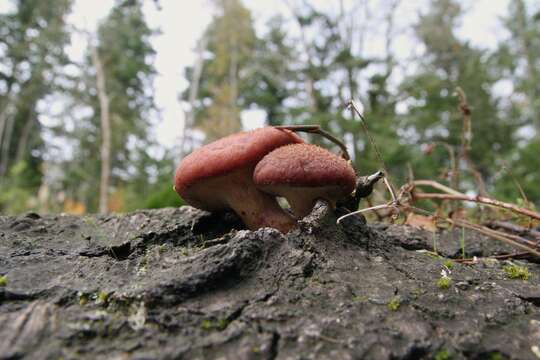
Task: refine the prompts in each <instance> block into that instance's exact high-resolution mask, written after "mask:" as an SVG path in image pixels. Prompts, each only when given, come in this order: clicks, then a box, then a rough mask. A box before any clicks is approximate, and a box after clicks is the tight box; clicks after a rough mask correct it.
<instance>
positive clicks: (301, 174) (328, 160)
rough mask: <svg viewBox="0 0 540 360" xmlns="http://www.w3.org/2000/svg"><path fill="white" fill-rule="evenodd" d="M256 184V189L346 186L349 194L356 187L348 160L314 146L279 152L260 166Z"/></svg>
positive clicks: (282, 148)
mask: <svg viewBox="0 0 540 360" xmlns="http://www.w3.org/2000/svg"><path fill="white" fill-rule="evenodd" d="M253 180H254V182H255V184H256V185H277V184H287V185H290V186H302V187H317V186H327V185H342V186H343V188H344V192H345V193H351V192H352V191H353V190H354V188H355V186H356V175H355V173H354V169H353V168H352V167H351V165H350V164H349V163H348V162H347V161H346V160H345V159H343V158H341V157H339V156H337V155H335V154H332V153H331V152H330V151H328V150H326V149H323V148H322V147H319V146H316V145H310V144H293V145H287V146H283V147H280V148H278V149H275V150H274V151H272V152H271V153H269V154H268V155H266V156H265V157H264V158H263V159H262V160H261V161H260V162H259V163H258V164H257V166H256V167H255V172H254V174H253Z"/></svg>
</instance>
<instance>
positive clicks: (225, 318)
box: [0, 203, 540, 359]
mask: <svg viewBox="0 0 540 360" xmlns="http://www.w3.org/2000/svg"><path fill="white" fill-rule="evenodd" d="M335 220H336V217H335V215H334V214H332V213H331V212H329V211H328V208H327V207H326V206H324V204H323V203H318V204H317V206H316V208H315V209H314V211H313V212H312V213H311V214H310V215H309V216H308V217H306V218H305V219H304V220H302V221H301V222H300V224H299V227H298V229H296V230H293V231H292V232H290V233H289V234H287V235H282V234H281V233H279V232H277V231H275V230H273V229H268V228H266V229H261V230H258V231H254V232H252V231H246V230H242V228H241V224H240V223H239V221H238V219H237V218H236V217H234V216H233V215H231V214H210V213H206V212H203V211H199V210H196V209H193V208H191V207H182V208H179V209H172V208H171V209H161V210H152V211H140V212H136V213H131V214H126V215H95V216H84V217H76V216H67V215H56V216H45V217H41V216H39V215H37V214H26V215H21V216H18V217H0V275H4V276H5V279H7V284H6V285H5V286H3V287H0V358H1V359H16V358H17V359H18V358H29V359H30V358H31V359H42V358H47V359H49V358H63V359H77V358H91V359H422V358H425V359H433V358H436V359H449V358H452V359H463V358H473V359H489V358H492V359H495V358H497V359H499V358H511V359H536V358H537V356H538V352H539V349H538V346H539V344H540V316H539V315H540V314H539V308H538V306H540V287H539V286H538V285H539V282H540V266H539V265H538V264H535V263H530V262H527V261H514V264H518V265H523V266H526V267H527V268H528V271H529V273H530V277H529V279H528V280H522V279H510V278H509V277H508V275H507V274H506V273H505V271H504V266H506V265H508V264H507V263H506V262H505V261H497V260H491V261H483V262H480V263H478V264H475V265H460V264H455V265H454V266H453V268H452V269H451V273H450V274H449V276H450V277H451V279H452V281H451V283H450V286H449V288H448V289H444V288H441V287H440V286H438V284H437V283H438V280H439V279H440V278H441V270H443V269H444V266H443V261H444V260H445V258H444V257H449V258H451V257H459V256H460V254H461V248H460V236H461V232H447V233H443V234H442V235H440V236H436V237H434V236H433V235H432V234H428V233H425V232H423V231H420V230H415V229H412V228H410V227H405V226H389V225H366V224H365V223H364V222H363V221H361V220H359V219H358V218H348V219H346V220H344V221H343V223H342V225H340V226H336V225H335ZM434 240H435V241H436V242H437V251H438V252H439V254H441V255H442V258H437V257H433V256H430V255H428V254H427V253H426V252H422V250H425V249H427V250H432V246H433V244H434ZM465 244H466V251H467V254H468V255H471V256H472V255H477V256H482V255H487V254H502V253H505V252H508V251H509V249H508V248H507V247H505V245H500V244H499V243H497V242H493V241H492V240H488V239H485V238H482V237H478V236H476V235H473V234H469V233H466V239H465ZM419 250H420V251H419Z"/></svg>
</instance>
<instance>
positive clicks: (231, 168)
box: [174, 127, 303, 233]
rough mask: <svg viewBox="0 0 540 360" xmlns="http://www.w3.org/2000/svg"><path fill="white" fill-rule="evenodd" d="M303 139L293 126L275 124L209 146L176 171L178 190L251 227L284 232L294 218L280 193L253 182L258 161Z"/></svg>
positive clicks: (192, 202)
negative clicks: (228, 211) (290, 128)
mask: <svg viewBox="0 0 540 360" xmlns="http://www.w3.org/2000/svg"><path fill="white" fill-rule="evenodd" d="M301 142H303V141H302V139H301V138H300V137H298V135H296V134H295V133H293V132H291V131H288V130H279V129H275V128H273V127H265V128H260V129H257V130H254V131H249V132H241V133H237V134H233V135H230V136H227V137H225V138H222V139H219V140H217V141H215V142H212V143H210V144H207V145H205V146H203V147H201V148H199V149H197V150H195V151H193V152H192V153H191V154H189V155H188V156H186V157H185V158H184V159H183V160H182V161H181V162H180V165H179V166H178V168H177V169H176V175H175V179H174V190H175V191H176V192H177V193H178V194H179V195H180V196H181V197H182V198H183V199H184V200H185V201H186V202H187V203H188V204H189V205H192V206H194V207H197V208H199V209H203V210H208V211H216V210H224V209H232V210H233V211H234V212H235V213H236V214H237V215H238V216H240V218H242V220H243V221H244V223H245V224H246V226H247V227H248V228H249V229H251V230H256V229H259V228H261V227H265V226H268V227H273V228H276V229H278V230H280V231H281V232H283V233H286V232H288V231H289V230H290V229H291V228H292V227H294V225H295V221H294V219H293V218H292V217H291V216H290V215H289V214H287V213H286V212H285V211H284V210H283V209H282V208H281V207H280V206H279V204H278V203H277V201H276V199H275V197H273V196H271V195H268V194H266V193H263V192H261V191H259V190H258V189H257V188H256V187H255V185H254V184H253V170H254V168H255V165H256V164H257V163H258V162H259V160H261V159H262V158H263V157H264V156H265V155H266V154H268V153H269V152H271V151H272V150H274V149H276V148H279V147H281V146H284V145H287V144H293V143H301Z"/></svg>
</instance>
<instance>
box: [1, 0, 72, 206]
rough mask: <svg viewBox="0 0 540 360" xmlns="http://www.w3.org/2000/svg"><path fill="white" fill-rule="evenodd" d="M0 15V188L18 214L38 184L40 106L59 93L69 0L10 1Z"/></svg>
mask: <svg viewBox="0 0 540 360" xmlns="http://www.w3.org/2000/svg"><path fill="white" fill-rule="evenodd" d="M11 3H12V5H13V10H12V11H11V12H8V13H5V14H0V64H1V66H0V185H2V188H3V189H7V191H6V192H8V193H9V194H6V193H5V192H4V191H3V192H4V194H3V198H4V199H3V205H0V211H1V210H4V209H6V206H7V205H6V204H5V201H6V198H9V197H11V198H12V200H10V202H11V204H10V205H9V207H10V209H8V211H22V208H20V207H24V204H25V201H26V200H27V199H28V197H29V195H30V194H31V193H33V192H34V193H35V192H37V189H38V187H39V186H40V184H41V181H42V175H43V173H42V163H43V157H44V153H45V150H46V149H45V148H44V142H43V138H42V124H41V122H40V121H39V119H40V117H41V116H43V115H46V114H47V109H46V108H45V107H43V106H42V105H43V104H42V102H43V101H44V99H45V98H46V97H47V96H48V95H50V94H51V93H52V92H53V91H55V90H56V89H58V88H59V86H60V81H59V78H61V77H62V67H63V66H64V65H65V64H67V63H68V61H69V60H68V59H67V57H66V55H65V53H64V46H65V45H66V44H67V42H68V32H67V29H66V24H65V16H66V14H67V13H68V12H69V9H70V7H71V0H58V1H54V2H52V3H48V2H44V1H39V0H25V1H22V0H13V1H12V2H11Z"/></svg>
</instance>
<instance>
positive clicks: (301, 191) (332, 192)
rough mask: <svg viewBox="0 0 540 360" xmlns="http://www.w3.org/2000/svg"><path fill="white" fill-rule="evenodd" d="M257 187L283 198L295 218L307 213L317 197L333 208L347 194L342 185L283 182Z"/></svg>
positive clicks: (311, 208)
mask: <svg viewBox="0 0 540 360" xmlns="http://www.w3.org/2000/svg"><path fill="white" fill-rule="evenodd" d="M258 188H259V189H260V190H262V191H263V192H265V193H268V194H271V195H275V196H280V197H283V198H285V199H286V200H287V202H288V203H289V206H290V207H291V211H292V212H293V214H294V216H295V217H296V218H297V219H301V218H303V217H305V216H306V215H308V214H309V213H310V212H311V211H312V210H313V207H314V206H315V203H316V202H317V200H319V199H323V200H326V201H327V202H328V203H329V204H330V206H331V207H332V208H333V209H335V207H336V202H337V201H338V200H340V199H342V198H344V197H346V196H347V195H349V194H348V193H346V192H344V190H343V186H342V185H325V186H315V187H307V186H292V185H290V184H283V185H259V186H258Z"/></svg>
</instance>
